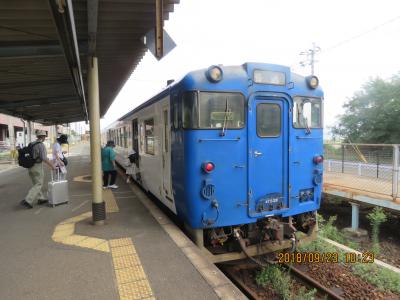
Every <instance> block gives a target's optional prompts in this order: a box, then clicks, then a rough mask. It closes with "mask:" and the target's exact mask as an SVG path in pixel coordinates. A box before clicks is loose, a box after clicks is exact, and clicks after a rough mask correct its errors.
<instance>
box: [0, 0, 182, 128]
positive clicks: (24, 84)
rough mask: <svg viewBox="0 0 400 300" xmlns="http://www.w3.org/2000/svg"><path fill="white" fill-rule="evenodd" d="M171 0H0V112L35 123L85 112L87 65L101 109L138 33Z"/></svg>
mask: <svg viewBox="0 0 400 300" xmlns="http://www.w3.org/2000/svg"><path fill="white" fill-rule="evenodd" d="M156 1H159V3H163V5H162V7H163V11H162V12H161V15H162V18H161V17H160V18H159V20H160V22H163V21H164V20H167V19H168V16H169V13H170V12H173V10H174V4H177V3H179V0H163V1H162V0H13V1H0V113H5V114H9V115H14V116H17V117H20V118H23V119H26V120H33V121H36V122H41V123H43V124H62V123H69V122H75V121H83V120H87V118H88V113H87V110H88V105H87V102H88V100H87V86H88V85H87V64H88V57H89V56H91V55H95V56H97V58H98V67H99V93H100V114H101V116H103V115H104V114H105V113H106V111H107V109H108V108H109V106H110V105H111V103H112V102H113V100H114V98H115V97H116V96H117V94H118V92H119V91H120V89H121V88H122V86H123V85H124V84H125V82H126V81H127V79H128V78H129V76H130V74H131V73H132V72H133V71H134V69H135V67H136V66H137V65H138V63H139V62H140V60H141V59H142V57H143V56H144V54H145V52H146V50H147V48H146V47H145V45H144V44H143V42H142V37H143V36H145V35H146V33H148V32H149V31H150V30H152V29H153V28H154V27H155V24H156V19H157V18H156Z"/></svg>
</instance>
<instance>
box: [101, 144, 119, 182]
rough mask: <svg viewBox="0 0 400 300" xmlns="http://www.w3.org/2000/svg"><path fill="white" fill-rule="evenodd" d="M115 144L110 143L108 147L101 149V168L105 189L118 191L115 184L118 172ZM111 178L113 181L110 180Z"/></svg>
mask: <svg viewBox="0 0 400 300" xmlns="http://www.w3.org/2000/svg"><path fill="white" fill-rule="evenodd" d="M114 147H115V143H114V141H108V142H107V144H106V146H105V147H104V148H102V149H101V167H102V169H103V188H104V189H105V188H111V189H117V188H118V186H117V185H116V184H115V180H116V178H117V171H116V167H115V151H114ZM110 177H111V181H109V178H110Z"/></svg>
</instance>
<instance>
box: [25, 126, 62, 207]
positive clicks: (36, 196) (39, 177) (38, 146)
mask: <svg viewBox="0 0 400 300" xmlns="http://www.w3.org/2000/svg"><path fill="white" fill-rule="evenodd" d="M36 136H37V140H36V142H33V144H34V145H33V147H32V153H33V158H34V159H36V163H35V164H34V165H33V166H32V167H31V168H29V169H28V174H29V177H30V178H31V180H32V183H33V186H32V188H31V189H30V190H29V192H28V194H27V195H26V197H25V199H24V200H22V201H21V205H22V206H24V207H26V208H33V203H34V202H35V201H37V203H38V204H44V203H47V202H48V200H47V199H46V197H45V196H44V194H43V191H42V188H43V181H44V170H43V163H45V164H47V165H48V166H49V167H50V168H51V169H52V170H55V169H56V167H55V166H54V165H53V164H52V163H51V161H50V160H49V159H48V158H47V151H46V147H45V145H44V144H43V142H44V141H45V139H46V132H45V131H43V130H38V131H37V132H36Z"/></svg>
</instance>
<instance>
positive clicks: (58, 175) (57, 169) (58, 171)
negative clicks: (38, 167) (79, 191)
mask: <svg viewBox="0 0 400 300" xmlns="http://www.w3.org/2000/svg"><path fill="white" fill-rule="evenodd" d="M56 172H57V181H60V168H59V167H57V168H56ZM50 173H51V181H53V182H54V176H53V170H52V171H51V172H50Z"/></svg>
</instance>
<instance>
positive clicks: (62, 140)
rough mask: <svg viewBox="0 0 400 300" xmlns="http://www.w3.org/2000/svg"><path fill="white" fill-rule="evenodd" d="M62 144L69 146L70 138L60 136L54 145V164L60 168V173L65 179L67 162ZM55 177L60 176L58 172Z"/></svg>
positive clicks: (63, 135)
mask: <svg viewBox="0 0 400 300" xmlns="http://www.w3.org/2000/svg"><path fill="white" fill-rule="evenodd" d="M62 144H68V136H67V135H65V134H62V135H60V136H59V137H58V138H57V141H56V142H55V143H54V145H53V164H54V165H55V166H56V168H58V172H60V173H61V174H63V177H64V176H65V174H66V169H65V167H66V164H65V162H66V161H67V160H66V158H65V156H64V152H63V151H62V148H61V145H62ZM55 176H58V174H57V172H56V174H55Z"/></svg>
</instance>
